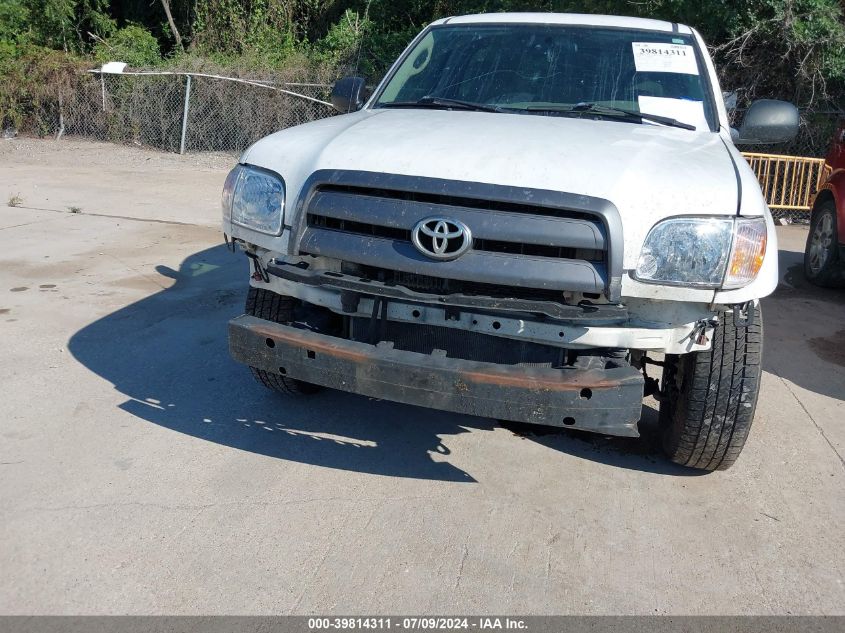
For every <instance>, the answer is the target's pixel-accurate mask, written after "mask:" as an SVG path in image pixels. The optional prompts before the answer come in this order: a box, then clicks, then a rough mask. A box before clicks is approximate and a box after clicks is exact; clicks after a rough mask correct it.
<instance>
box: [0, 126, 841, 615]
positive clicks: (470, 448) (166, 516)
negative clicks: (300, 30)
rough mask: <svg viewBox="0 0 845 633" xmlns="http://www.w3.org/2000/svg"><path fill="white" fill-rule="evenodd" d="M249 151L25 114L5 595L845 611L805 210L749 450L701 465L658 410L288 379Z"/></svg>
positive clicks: (65, 608) (793, 239)
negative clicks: (481, 414) (256, 297)
mask: <svg viewBox="0 0 845 633" xmlns="http://www.w3.org/2000/svg"><path fill="white" fill-rule="evenodd" d="M230 163H231V158H228V157H219V156H217V157H215V156H211V157H209V156H205V157H178V156H169V155H162V154H156V153H152V152H145V151H143V150H139V149H133V148H121V147H115V146H111V145H103V144H94V143H84V142H78V141H70V140H64V141H61V142H59V143H54V142H51V141H22V140H13V141H0V197H2V200H0V237H2V244H3V247H2V250H0V350H2V356H0V570H2V573H0V613H4V614H10V613H17V614H30V613H40V614H43V613H50V614H68V613H74V614H80V613H83V614H103V613H109V614H141V613H143V614H154V613H168V614H177V613H178V614H214V613H228V614H259V613H261V614H270V613H298V614H304V613H352V614H372V613H477V614H485V613H490V612H495V613H503V612H505V613H522V614H528V613H530V614H547V613H568V614H570V613H578V614H586V613H589V614H655V613H657V614H663V613H671V614H786V613H792V614H804V613H812V614H833V613H837V614H843V613H845V584H843V578H844V577H845V527H843V526H845V462H843V456H845V402H843V401H844V400H845V291H843V290H821V289H817V288H814V287H811V286H809V285H807V283H806V282H805V281H804V280H803V277H802V273H801V252H802V249H803V241H804V239H805V236H806V229H805V228H802V227H798V226H792V227H784V228H780V229H779V234H780V239H781V253H780V258H781V265H782V274H783V284H782V285H781V287H780V288H779V289H778V291H777V292H776V294H775V295H774V296H772V297H769V298H767V299H766V300H765V302H764V311H765V317H766V354H765V376H764V380H763V388H762V394H761V397H760V404H759V408H758V414H757V419H756V422H755V424H754V428H753V429H752V433H751V437H750V439H749V441H748V444H747V446H746V449H745V452H744V453H743V455H742V457H741V458H740V460H739V462H738V463H737V464H736V466H734V468H732V469H731V470H729V471H727V472H719V473H713V474H708V475H700V474H698V473H696V472H694V471H689V470H685V469H682V468H678V467H675V466H673V465H671V464H669V463H667V462H665V461H664V460H663V459H662V457H661V456H660V455H659V452H658V451H657V449H656V448H655V443H654V439H653V437H652V436H651V435H649V436H648V437H646V438H645V439H643V440H636V441H632V440H612V439H606V438H601V437H593V436H587V435H578V434H574V433H569V432H564V431H560V432H558V431H554V432H549V433H545V434H543V433H539V434H536V435H531V436H520V435H517V434H515V433H514V432H512V431H510V430H507V429H505V428H502V427H501V426H499V425H497V424H496V423H495V422H494V421H493V420H488V419H478V418H472V417H465V416H460V415H453V414H448V413H443V412H438V411H431V410H425V409H418V408H414V407H409V406H404V405H397V404H391V403H388V402H378V401H373V400H369V399H366V398H362V397H358V396H354V395H348V394H343V393H337V392H325V393H322V394H320V395H317V396H314V397H313V398H311V399H308V400H306V401H287V400H284V399H280V398H279V397H277V396H275V395H274V394H272V393H269V392H267V391H265V390H264V389H262V388H260V387H259V386H258V385H257V384H255V383H253V382H252V379H251V378H250V376H249V375H248V373H247V371H246V370H245V369H244V368H243V367H241V366H239V365H237V364H235V363H234V362H232V361H230V360H229V358H228V352H227V348H226V321H227V320H228V319H229V318H230V317H232V316H234V315H237V314H239V313H240V312H241V307H242V304H243V299H244V294H245V288H246V275H247V266H246V262H245V259H244V257H243V256H242V255H233V254H231V253H228V252H227V251H226V250H225V248H224V247H223V246H222V245H221V235H220V233H219V232H218V231H217V229H215V228H214V225H215V223H216V222H217V216H218V213H219V211H218V206H219V202H218V197H219V191H220V188H221V185H222V182H223V179H224V176H225V173H226V170H227V168H228V166H229V164H230ZM6 196H9V197H10V198H11V197H12V196H19V198H20V204H21V206H20V207H19V208H11V207H7V206H6ZM71 207H75V208H74V209H71ZM72 211H77V212H72ZM654 417H655V413H654V411H653V409H651V408H647V409H646V414H645V420H646V427H647V428H648V427H650V426H652V425H653V424H654Z"/></svg>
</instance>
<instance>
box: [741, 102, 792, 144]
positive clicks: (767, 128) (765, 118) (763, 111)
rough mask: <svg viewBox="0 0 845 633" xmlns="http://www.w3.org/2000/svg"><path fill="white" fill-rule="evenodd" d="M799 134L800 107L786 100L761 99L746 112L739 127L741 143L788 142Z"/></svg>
mask: <svg viewBox="0 0 845 633" xmlns="http://www.w3.org/2000/svg"><path fill="white" fill-rule="evenodd" d="M797 134H798V108H796V107H795V106H794V105H792V104H791V103H787V102H786V101H775V100H774V99H761V100H760V101H755V102H754V103H752V104H751V107H750V108H748V112H746V113H745V118H744V119H743V120H742V125H741V126H740V128H739V139H738V140H737V141H736V142H737V143H739V144H740V145H770V144H773V143H787V142H789V141H791V140H792V139H794V138H795V136H796V135H797Z"/></svg>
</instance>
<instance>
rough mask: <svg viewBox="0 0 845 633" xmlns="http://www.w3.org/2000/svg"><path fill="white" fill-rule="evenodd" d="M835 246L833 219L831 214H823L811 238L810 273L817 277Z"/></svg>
mask: <svg viewBox="0 0 845 633" xmlns="http://www.w3.org/2000/svg"><path fill="white" fill-rule="evenodd" d="M832 245H833V218H832V217H831V215H830V213H825V214H823V215H822V216H821V217H820V218H819V221H818V222H817V223H816V226H815V228H814V229H813V235H812V237H811V238H810V261H809V265H810V272H812V273H813V274H814V275H817V274H818V273H819V272H821V270H822V269H823V268H824V267H825V264H827V260H828V259H829V258H830V248H831V246H832Z"/></svg>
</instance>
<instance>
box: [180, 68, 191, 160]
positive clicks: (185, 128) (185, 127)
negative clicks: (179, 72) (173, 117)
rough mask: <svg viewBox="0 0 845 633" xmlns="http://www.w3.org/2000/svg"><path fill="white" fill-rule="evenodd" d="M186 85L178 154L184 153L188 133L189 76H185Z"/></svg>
mask: <svg viewBox="0 0 845 633" xmlns="http://www.w3.org/2000/svg"><path fill="white" fill-rule="evenodd" d="M187 77H188V83H187V84H185V109H184V110H183V111H182V142H181V143H180V144H179V153H180V154H184V153H185V135H186V134H187V132H188V104H189V103H190V101H191V76H190V75H187Z"/></svg>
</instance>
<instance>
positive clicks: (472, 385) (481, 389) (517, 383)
mask: <svg viewBox="0 0 845 633" xmlns="http://www.w3.org/2000/svg"><path fill="white" fill-rule="evenodd" d="M229 348H230V351H231V354H232V357H233V358H234V359H235V360H237V361H239V362H242V363H245V364H247V365H251V366H253V367H257V368H259V369H264V370H266V371H270V372H273V373H279V374H284V375H286V376H289V377H291V378H297V379H299V380H303V381H305V382H310V383H314V384H318V385H323V386H326V387H331V388H334V389H340V390H342V391H350V392H353V393H358V394H362V395H365V396H370V397H375V398H383V399H385V400H393V401H395V402H404V403H406V404H415V405H419V406H423V407H431V408H435V409H440V410H446V411H455V412H458V413H467V414H470V415H479V416H484V417H490V418H496V419H501V420H511V421H515V422H529V423H533V424H543V425H548V426H559V427H567V428H574V429H581V430H585V431H595V432H598V433H605V434H608V435H623V436H629V437H636V436H638V432H637V422H638V421H639V419H640V414H641V409H642V398H643V377H642V375H641V374H640V372H639V371H637V370H636V369H635V368H633V367H630V366H625V367H620V368H613V369H605V370H595V369H589V370H587V369H549V368H540V367H524V366H516V365H497V364H494V363H480V362H476V361H469V360H461V359H456V358H447V357H446V356H445V355H436V354H432V355H427V354H419V353H416V352H405V351H400V350H396V349H393V346H392V344H391V343H379V344H378V345H369V344H366V343H360V342H356V341H349V340H346V339H341V338H336V337H333V336H327V335H324V334H317V333H315V332H311V331H308V330H302V329H298V328H295V327H290V326H286V325H280V324H278V323H273V322H270V321H265V320H263V319H258V318H255V317H251V316H247V315H244V316H240V317H237V318H235V319H232V320H231V321H230V322H229Z"/></svg>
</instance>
